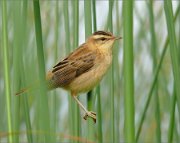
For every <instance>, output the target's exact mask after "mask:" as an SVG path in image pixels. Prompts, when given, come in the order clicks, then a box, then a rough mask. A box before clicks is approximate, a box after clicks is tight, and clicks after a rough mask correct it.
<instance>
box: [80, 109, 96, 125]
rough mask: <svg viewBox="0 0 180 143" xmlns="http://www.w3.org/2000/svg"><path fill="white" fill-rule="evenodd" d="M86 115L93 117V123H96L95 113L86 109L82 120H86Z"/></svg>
mask: <svg viewBox="0 0 180 143" xmlns="http://www.w3.org/2000/svg"><path fill="white" fill-rule="evenodd" d="M87 117H90V118H92V119H93V121H94V123H96V113H95V112H93V111H88V112H86V114H85V115H84V117H83V118H84V120H87Z"/></svg>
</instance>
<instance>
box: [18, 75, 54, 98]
mask: <svg viewBox="0 0 180 143" xmlns="http://www.w3.org/2000/svg"><path fill="white" fill-rule="evenodd" d="M52 76H53V74H52V72H48V74H47V75H46V80H45V82H40V81H36V82H35V83H34V84H32V85H31V86H29V87H26V88H23V89H21V90H20V91H18V92H17V93H16V94H15V95H17V96H18V95H21V94H23V93H27V92H30V91H35V90H37V89H39V88H40V87H43V86H45V87H46V88H47V89H48V90H52V89H54V88H55V87H56V86H55V85H54V82H52V80H51V79H52Z"/></svg>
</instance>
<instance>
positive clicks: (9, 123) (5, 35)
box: [2, 1, 14, 143]
mask: <svg viewBox="0 0 180 143" xmlns="http://www.w3.org/2000/svg"><path fill="white" fill-rule="evenodd" d="M2 38H3V39H2V46H3V60H4V87H5V94H6V110H7V126H8V133H9V136H8V142H9V143H12V142H14V140H13V137H12V135H11V133H12V121H11V119H12V117H11V98H10V95H11V89H10V77H9V56H8V33H7V5H6V1H2Z"/></svg>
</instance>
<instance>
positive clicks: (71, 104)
mask: <svg viewBox="0 0 180 143" xmlns="http://www.w3.org/2000/svg"><path fill="white" fill-rule="evenodd" d="M63 6H64V8H63V11H64V25H65V31H66V32H65V33H66V34H65V36H66V37H65V46H66V53H69V52H70V51H71V44H70V28H69V23H70V22H69V18H68V17H69V7H68V1H63ZM68 104H69V115H68V117H69V126H70V127H69V128H70V134H72V135H74V132H75V128H74V122H73V121H74V116H75V115H74V108H73V107H74V102H73V99H72V97H71V96H70V95H69V96H68Z"/></svg>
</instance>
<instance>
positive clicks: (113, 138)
mask: <svg viewBox="0 0 180 143" xmlns="http://www.w3.org/2000/svg"><path fill="white" fill-rule="evenodd" d="M113 2H114V0H109V13H108V27H109V30H110V31H111V32H112V33H113V24H112V23H113V19H112V12H113ZM110 85H111V88H110V90H111V96H110V101H111V103H110V105H111V108H110V113H111V114H110V116H111V124H110V125H111V134H110V135H111V136H110V141H112V142H115V128H114V122H115V117H114V58H113V60H112V66H111V80H110Z"/></svg>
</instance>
